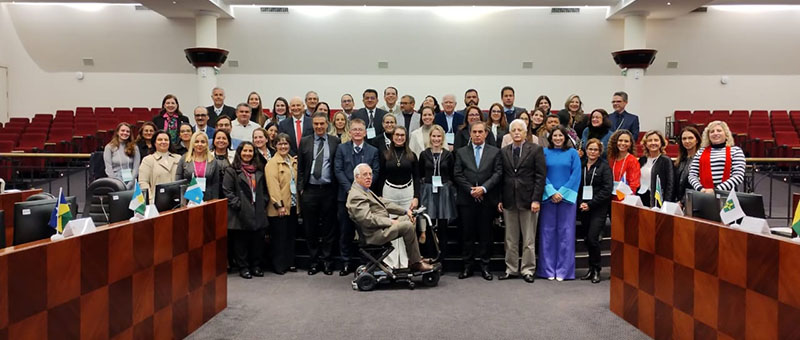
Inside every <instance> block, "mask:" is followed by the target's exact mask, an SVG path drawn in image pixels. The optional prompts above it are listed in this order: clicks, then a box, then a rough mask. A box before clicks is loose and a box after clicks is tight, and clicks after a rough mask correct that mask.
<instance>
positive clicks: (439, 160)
mask: <svg viewBox="0 0 800 340" xmlns="http://www.w3.org/2000/svg"><path fill="white" fill-rule="evenodd" d="M431 155H433V175H434V176H436V174H441V173H442V170H441V169H440V168H439V166H440V165H441V164H442V158H443V157H442V156H444V151H442V152H440V153H439V157H436V154H435V153H433V151H431Z"/></svg>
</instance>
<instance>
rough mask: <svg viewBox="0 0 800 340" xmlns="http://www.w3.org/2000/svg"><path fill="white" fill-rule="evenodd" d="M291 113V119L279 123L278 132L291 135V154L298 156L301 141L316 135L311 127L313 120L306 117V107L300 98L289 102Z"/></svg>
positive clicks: (293, 98) (294, 98)
mask: <svg viewBox="0 0 800 340" xmlns="http://www.w3.org/2000/svg"><path fill="white" fill-rule="evenodd" d="M289 113H290V114H291V118H287V119H284V120H282V121H281V122H280V123H278V132H280V133H285V134H287V135H289V138H290V140H291V143H289V154H290V155H292V156H296V155H297V150H298V149H299V148H300V141H301V140H302V138H303V137H305V136H308V135H311V134H313V133H314V130H313V128H312V127H311V118H310V117H306V116H305V105H304V104H303V99H301V98H300V97H292V99H291V100H289Z"/></svg>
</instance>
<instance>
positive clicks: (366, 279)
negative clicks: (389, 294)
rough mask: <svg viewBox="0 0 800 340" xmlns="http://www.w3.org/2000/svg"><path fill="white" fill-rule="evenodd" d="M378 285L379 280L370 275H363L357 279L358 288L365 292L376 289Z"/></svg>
mask: <svg viewBox="0 0 800 340" xmlns="http://www.w3.org/2000/svg"><path fill="white" fill-rule="evenodd" d="M377 284H378V280H376V279H375V276H373V275H372V274H370V273H362V274H361V275H359V276H358V277H357V278H356V286H358V289H360V290H362V291H365V292H368V291H371V290H373V289H375V285H377Z"/></svg>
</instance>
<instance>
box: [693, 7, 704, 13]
mask: <svg viewBox="0 0 800 340" xmlns="http://www.w3.org/2000/svg"><path fill="white" fill-rule="evenodd" d="M706 12H708V7H697V8H695V9H694V10H693V11H692V13H706Z"/></svg>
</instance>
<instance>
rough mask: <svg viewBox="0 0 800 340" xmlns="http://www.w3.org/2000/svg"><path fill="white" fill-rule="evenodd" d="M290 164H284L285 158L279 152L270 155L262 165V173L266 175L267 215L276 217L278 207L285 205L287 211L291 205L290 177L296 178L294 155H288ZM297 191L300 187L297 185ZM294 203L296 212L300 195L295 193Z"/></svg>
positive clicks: (298, 210)
mask: <svg viewBox="0 0 800 340" xmlns="http://www.w3.org/2000/svg"><path fill="white" fill-rule="evenodd" d="M287 158H289V159H290V160H291V162H292V165H291V166H290V165H289V164H286V160H285V159H284V158H283V157H281V156H280V155H279V154H278V155H275V157H272V158H270V159H269V161H268V162H267V166H266V167H264V173H265V174H266V177H267V196H268V197H267V199H268V200H269V202H268V203H267V216H269V217H277V216H278V215H279V214H278V208H280V207H286V211H287V212H288V211H289V210H290V209H291V207H292V188H291V183H292V178H295V181H296V178H297V161H295V160H294V157H291V155H289V156H288V157H287ZM297 192H298V193H299V192H300V187H299V186H298V187H297ZM295 204H296V209H297V213H298V214H299V213H300V197H299V195H295Z"/></svg>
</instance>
